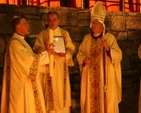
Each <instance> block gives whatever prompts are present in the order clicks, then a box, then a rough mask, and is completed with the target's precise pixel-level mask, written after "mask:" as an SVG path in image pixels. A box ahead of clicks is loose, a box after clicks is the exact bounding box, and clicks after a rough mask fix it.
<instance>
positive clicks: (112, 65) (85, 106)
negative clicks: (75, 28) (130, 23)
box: [77, 33, 122, 113]
mask: <svg viewBox="0 0 141 113" xmlns="http://www.w3.org/2000/svg"><path fill="white" fill-rule="evenodd" d="M101 38H102V37H99V38H97V39H94V38H92V36H91V34H88V35H86V36H85V37H84V39H83V41H82V43H81V45H80V47H79V51H78V54H77V59H78V62H79V66H80V73H81V97H80V104H81V113H105V110H106V111H107V113H119V108H118V104H119V102H120V101H121V67H120V62H121V59H122V52H121V50H120V48H119V46H118V44H117V41H116V39H115V37H114V36H113V35H112V34H110V33H106V34H105V36H104V39H105V40H106V41H107V43H108V47H109V48H110V54H109V55H108V52H105V55H104V52H103V47H102V44H101V43H102V42H101V41H102V39H101ZM85 58H89V59H90V64H84V62H83V61H84V59H85ZM104 88H105V90H104ZM104 91H106V92H104Z"/></svg>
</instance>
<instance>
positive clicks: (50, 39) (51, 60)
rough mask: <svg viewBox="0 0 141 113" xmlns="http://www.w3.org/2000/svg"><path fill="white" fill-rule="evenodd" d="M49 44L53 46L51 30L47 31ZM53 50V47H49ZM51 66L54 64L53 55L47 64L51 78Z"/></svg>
mask: <svg viewBox="0 0 141 113" xmlns="http://www.w3.org/2000/svg"><path fill="white" fill-rule="evenodd" d="M49 44H53V30H52V29H50V30H49ZM51 48H53V46H51ZM53 64H54V55H53V54H51V55H50V63H49V72H50V76H53Z"/></svg>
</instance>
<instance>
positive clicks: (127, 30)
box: [0, 4, 141, 113]
mask: <svg viewBox="0 0 141 113" xmlns="http://www.w3.org/2000/svg"><path fill="white" fill-rule="evenodd" d="M49 10H56V11H57V12H58V13H59V15H60V19H61V22H60V27H62V28H64V29H66V30H68V32H69V33H70V36H71V38H72V40H73V43H74V45H75V47H76V50H75V53H74V62H75V66H74V67H71V68H69V70H70V82H71V90H72V108H71V112H72V113H79V112H80V105H79V101H80V100H79V97H80V79H81V78H80V74H79V67H78V63H77V60H76V54H77V51H78V47H79V45H80V43H81V41H82V39H83V37H84V36H85V35H86V34H87V33H89V32H90V28H89V23H90V11H89V10H88V9H75V8H66V7H61V8H55V7H54V8H50V7H36V6H14V5H2V4H1V5H0V84H2V75H3V57H4V53H5V47H6V45H7V41H8V40H9V39H10V37H11V35H12V33H13V30H12V27H11V20H12V18H13V16H14V15H18V14H22V15H24V16H26V17H27V20H28V22H29V25H30V35H28V37H26V39H27V42H28V43H29V44H30V45H31V47H32V46H33V44H34V42H35V40H36V37H37V36H38V34H39V32H40V31H41V30H43V29H45V27H46V26H47V25H46V14H47V12H48V11H49ZM105 25H106V30H107V31H109V32H111V33H112V34H114V35H115V37H116V38H117V40H118V44H119V46H120V48H121V50H122V53H123V59H122V87H123V90H122V91H123V96H122V102H121V103H120V113H137V109H138V92H139V77H140V74H141V60H140V59H139V58H138V56H137V49H138V47H139V44H140V42H141V14H140V13H131V12H130V13H124V12H107V15H106V19H105Z"/></svg>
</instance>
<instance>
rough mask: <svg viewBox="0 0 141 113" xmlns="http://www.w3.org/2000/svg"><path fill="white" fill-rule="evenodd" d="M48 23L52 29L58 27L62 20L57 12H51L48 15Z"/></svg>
mask: <svg viewBox="0 0 141 113" xmlns="http://www.w3.org/2000/svg"><path fill="white" fill-rule="evenodd" d="M47 22H48V25H49V27H50V28H51V29H53V30H54V29H56V28H57V26H58V24H59V22H60V20H59V19H58V17H57V15H56V14H50V15H48V19H47Z"/></svg>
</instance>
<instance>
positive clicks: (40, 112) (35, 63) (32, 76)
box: [30, 55, 43, 113]
mask: <svg viewBox="0 0 141 113" xmlns="http://www.w3.org/2000/svg"><path fill="white" fill-rule="evenodd" d="M39 58H40V57H39V56H38V55H37V56H35V59H34V61H33V63H32V65H31V68H30V79H31V84H32V88H33V93H34V101H35V109H36V113H43V110H42V105H41V100H40V95H39V91H38V86H37V82H36V75H37V68H38V64H39Z"/></svg>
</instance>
